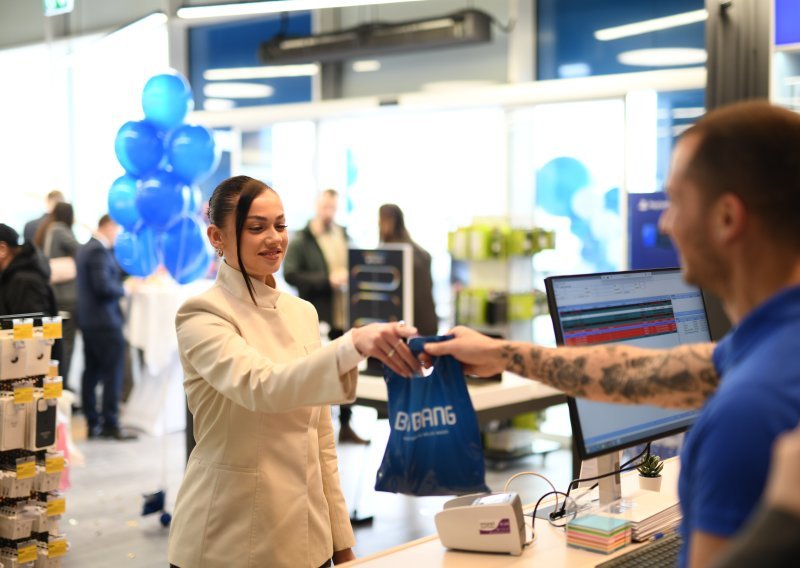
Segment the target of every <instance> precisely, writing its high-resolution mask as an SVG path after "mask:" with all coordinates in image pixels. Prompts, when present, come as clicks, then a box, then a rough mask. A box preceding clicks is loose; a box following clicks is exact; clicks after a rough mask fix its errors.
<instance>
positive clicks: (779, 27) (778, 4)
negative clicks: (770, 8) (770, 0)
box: [775, 0, 800, 45]
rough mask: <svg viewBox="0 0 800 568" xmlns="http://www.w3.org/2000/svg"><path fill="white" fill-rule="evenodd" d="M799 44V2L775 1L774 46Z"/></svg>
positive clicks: (797, 0) (794, 0) (795, 0)
mask: <svg viewBox="0 0 800 568" xmlns="http://www.w3.org/2000/svg"><path fill="white" fill-rule="evenodd" d="M793 43H798V44H800V0H775V45H790V44H793Z"/></svg>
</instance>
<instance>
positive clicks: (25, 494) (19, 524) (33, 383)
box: [0, 314, 69, 568]
mask: <svg viewBox="0 0 800 568" xmlns="http://www.w3.org/2000/svg"><path fill="white" fill-rule="evenodd" d="M61 329H62V322H61V318H59V317H54V318H51V317H44V316H43V315H42V314H22V315H15V316H3V317H1V318H0V564H2V565H3V566H6V567H22V566H27V567H33V566H36V567H47V568H58V567H60V566H61V557H62V556H63V555H64V554H66V552H67V549H68V548H69V544H68V542H67V539H66V535H64V534H63V533H62V532H61V531H60V528H59V520H60V519H61V517H62V515H63V514H64V512H65V510H66V500H65V497H64V495H63V494H62V493H61V492H60V491H59V488H60V486H61V479H62V472H63V471H64V469H65V467H66V460H65V457H64V454H63V453H61V452H58V451H56V442H57V435H58V429H57V424H56V420H57V408H56V407H57V399H58V398H60V397H61V393H62V389H63V381H62V379H61V377H60V376H58V362H57V361H51V360H50V354H51V349H52V346H53V343H54V342H55V340H56V339H59V338H60V337H61Z"/></svg>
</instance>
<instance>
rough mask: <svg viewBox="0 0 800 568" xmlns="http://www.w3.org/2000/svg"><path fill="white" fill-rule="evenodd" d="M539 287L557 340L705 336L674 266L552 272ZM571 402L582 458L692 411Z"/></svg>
mask: <svg viewBox="0 0 800 568" xmlns="http://www.w3.org/2000/svg"><path fill="white" fill-rule="evenodd" d="M547 287H548V294H549V296H550V303H551V314H552V316H553V325H554V327H555V328H556V329H555V332H556V339H557V341H558V343H559V344H561V345H568V346H586V345H598V344H608V343H623V344H626V345H636V346H639V347H645V348H670V347H675V346H678V345H681V344H685V343H697V342H707V341H710V340H711V337H710V335H709V328H708V318H707V315H706V310H705V306H704V304H703V298H702V295H701V292H700V290H699V289H698V288H696V287H694V286H691V285H689V284H686V283H685V282H684V281H683V279H682V277H681V273H680V270H679V269H668V270H652V271H632V272H618V273H610V274H594V275H580V276H556V277H552V278H548V281H547ZM575 407H576V408H575V410H576V411H577V416H578V421H577V422H578V424H577V427H578V429H579V432H574V433H575V434H576V435H577V437H578V442H579V446H583V448H582V450H583V451H581V454H583V455H582V457H584V458H585V457H592V456H595V455H599V454H601V453H605V452H608V451H611V450H615V449H622V448H625V447H628V446H631V445H635V444H638V443H641V442H644V441H649V440H653V439H656V438H659V437H661V436H663V435H667V434H669V433H673V432H678V431H681V430H684V429H686V428H687V427H688V426H689V425H690V424H691V423H692V422H693V420H694V417H695V415H696V414H697V412H696V411H694V410H692V411H685V410H678V411H676V410H674V409H673V410H668V409H660V408H656V407H653V406H649V405H622V404H611V403H602V402H593V401H587V400H583V399H577V400H575ZM573 422H575V421H574V420H573ZM575 426H576V424H573V429H575ZM580 449H581V448H580V447H579V450H580Z"/></svg>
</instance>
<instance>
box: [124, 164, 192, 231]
mask: <svg viewBox="0 0 800 568" xmlns="http://www.w3.org/2000/svg"><path fill="white" fill-rule="evenodd" d="M139 183H140V186H139V192H138V193H137V194H136V208H137V209H138V210H139V215H141V217H142V221H144V222H145V223H147V224H148V225H149V226H150V227H151V228H153V229H155V230H156V231H163V230H164V229H166V228H167V226H168V225H170V224H172V223H174V222H175V221H176V220H177V219H178V217H180V215H181V213H183V212H184V210H185V209H186V204H187V202H188V201H189V195H190V190H189V187H188V186H187V185H186V184H185V183H183V181H182V180H181V179H179V178H178V177H176V176H175V175H173V174H171V173H169V172H165V171H158V172H155V173H153V174H152V175H150V176H149V177H146V178H144V179H142V180H140V182H139Z"/></svg>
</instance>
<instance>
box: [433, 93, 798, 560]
mask: <svg viewBox="0 0 800 568" xmlns="http://www.w3.org/2000/svg"><path fill="white" fill-rule="evenodd" d="M797 156H800V115H797V114H796V113H794V112H792V111H790V110H787V109H785V108H781V107H777V106H773V105H770V104H769V103H767V102H764V101H749V102H744V103H737V104H733V105H729V106H726V107H722V108H719V109H715V110H713V111H711V112H709V113H708V114H707V115H705V116H704V117H703V118H701V119H700V120H699V121H698V122H697V123H696V124H695V125H694V126H692V127H691V128H689V129H688V130H687V131H686V132H685V133H684V134H683V136H682V137H681V139H680V140H679V141H678V143H677V144H676V146H675V150H674V153H673V157H672V167H671V170H670V174H669V180H668V182H667V194H668V195H669V199H670V203H669V207H668V208H667V209H666V210H665V211H664V213H663V214H662V216H661V220H660V226H661V230H662V231H663V232H664V233H666V234H667V235H668V236H669V237H671V238H672V240H673V242H674V243H675V246H676V248H677V249H678V252H679V254H680V259H681V270H682V272H683V277H684V279H685V280H686V281H687V282H688V283H690V284H694V285H697V286H699V287H701V288H703V289H706V290H708V291H710V292H711V293H713V294H714V295H716V296H718V297H719V298H720V299H721V300H722V304H723V306H724V308H725V312H726V314H727V315H728V317H729V319H730V320H731V322H733V324H734V328H733V329H732V330H731V331H730V332H729V333H728V334H727V335H726V336H725V337H724V338H723V339H722V340H721V341H720V342H719V343H718V344H717V345H714V344H713V343H701V344H697V343H696V344H687V345H680V346H677V347H674V348H672V349H663V350H661V349H644V348H639V347H633V346H628V345H597V346H591V347H558V348H547V347H542V346H538V345H534V344H531V343H524V342H514V341H498V340H493V339H490V338H488V337H486V336H484V335H481V334H480V333H478V332H476V331H473V330H470V329H467V328H463V327H457V328H455V329H454V330H453V331H452V333H453V334H454V335H455V339H454V340H452V341H447V342H443V343H437V344H428V345H427V346H426V347H425V351H426V353H428V354H429V355H431V356H439V355H448V354H449V355H453V356H454V357H455V358H456V359H458V360H460V361H461V362H462V363H463V364H464V371H465V372H467V373H470V374H475V375H479V376H486V375H492V374H495V373H497V372H499V371H502V370H509V371H512V372H514V373H517V374H519V375H523V376H526V377H530V378H535V379H537V380H540V381H542V382H544V383H546V384H549V385H552V386H554V387H556V388H559V389H561V390H562V391H564V392H565V393H567V394H569V395H570V396H575V397H585V398H589V399H592V400H599V401H606V402H623V403H625V402H627V403H638V404H652V405H656V406H661V407H671V408H689V409H691V408H702V410H701V411H700V413H699V414H698V417H697V420H696V421H695V423H694V425H693V426H692V429H691V430H690V431H689V433H688V434H687V436H686V441H685V443H684V446H683V450H682V451H681V468H680V478H679V482H678V493H679V496H680V502H681V509H682V513H683V519H682V522H681V535H682V537H683V542H684V545H683V548H682V549H681V556H680V564H681V566H689V567H691V568H699V567H706V566H710V565H712V564H713V563H714V562H715V561H716V560H717V558H719V557H720V555H721V554H722V553H723V552H724V551H725V549H726V548H727V547H729V546H730V545H731V544H732V542H733V538H734V535H735V534H736V532H737V531H738V530H739V529H740V528H741V527H742V526H743V524H744V522H745V521H746V520H747V519H748V517H750V515H751V513H752V512H753V511H754V509H755V508H756V506H757V504H758V501H759V499H760V497H761V494H762V492H763V490H764V485H765V483H766V480H767V472H768V469H769V462H770V448H771V447H772V444H773V443H774V441H775V439H776V438H777V437H778V436H779V435H780V434H781V433H782V432H785V431H787V430H790V429H792V428H794V427H795V426H796V425H797V424H798V422H799V421H800V363H798V358H797V347H798V339H797V338H798V336H800V231H798V212H800V182H799V181H798V180H800V160H798V159H797Z"/></svg>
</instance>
